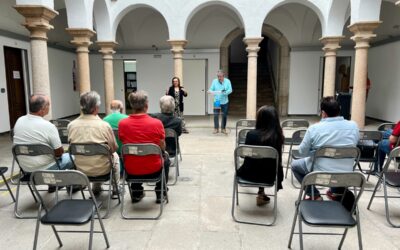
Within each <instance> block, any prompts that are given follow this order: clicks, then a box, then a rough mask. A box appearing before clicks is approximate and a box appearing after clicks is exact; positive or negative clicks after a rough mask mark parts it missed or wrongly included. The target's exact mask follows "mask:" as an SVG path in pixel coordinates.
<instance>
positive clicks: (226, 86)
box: [209, 78, 232, 104]
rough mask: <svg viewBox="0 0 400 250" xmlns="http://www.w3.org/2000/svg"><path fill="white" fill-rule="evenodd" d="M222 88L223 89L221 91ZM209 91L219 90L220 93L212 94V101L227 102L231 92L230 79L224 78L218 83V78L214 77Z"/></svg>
mask: <svg viewBox="0 0 400 250" xmlns="http://www.w3.org/2000/svg"><path fill="white" fill-rule="evenodd" d="M223 90H225V91H224V92H222V91H223ZM209 91H221V93H218V94H215V95H214V102H215V101H217V100H219V102H220V103H221V104H227V103H228V102H229V99H228V95H229V94H230V93H232V84H231V81H230V80H229V79H227V78H224V81H223V82H222V83H220V82H219V81H218V78H217V79H214V80H213V81H212V84H211V87H210V89H209Z"/></svg>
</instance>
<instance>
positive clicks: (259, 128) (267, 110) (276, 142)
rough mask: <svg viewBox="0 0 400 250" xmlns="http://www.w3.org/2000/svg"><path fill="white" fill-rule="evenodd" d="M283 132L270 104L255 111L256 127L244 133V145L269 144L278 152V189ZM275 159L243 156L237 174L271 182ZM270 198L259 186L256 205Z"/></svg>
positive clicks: (280, 176) (249, 178)
mask: <svg viewBox="0 0 400 250" xmlns="http://www.w3.org/2000/svg"><path fill="white" fill-rule="evenodd" d="M283 140H284V137H283V132H282V128H281V125H280V122H279V115H278V112H277V111H276V110H275V108H274V107H272V106H262V107H261V108H260V109H259V110H258V111H257V118H256V128H255V129H254V130H251V131H249V132H248V133H247V135H246V142H245V144H246V145H254V146H270V147H273V148H275V149H276V150H277V151H278V153H279V163H278V180H277V181H276V185H278V190H279V189H282V180H283V168H282V144H283ZM275 164H276V161H275V160H272V159H252V158H248V157H245V159H244V162H243V165H242V166H241V167H240V168H239V170H238V173H237V175H238V176H240V177H242V178H244V179H247V180H251V181H255V182H264V183H273V182H274V181H275V177H276V168H275ZM269 201H270V198H269V197H268V196H267V195H265V193H264V188H263V187H260V188H259V190H258V196H257V198H256V202H257V206H262V205H265V204H267V203H269Z"/></svg>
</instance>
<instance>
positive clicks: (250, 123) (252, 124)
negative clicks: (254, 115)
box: [235, 119, 256, 138]
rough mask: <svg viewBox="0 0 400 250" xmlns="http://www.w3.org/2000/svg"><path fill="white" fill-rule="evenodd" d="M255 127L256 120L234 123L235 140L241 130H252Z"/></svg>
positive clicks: (241, 120)
mask: <svg viewBox="0 0 400 250" xmlns="http://www.w3.org/2000/svg"><path fill="white" fill-rule="evenodd" d="M255 127H256V120H251V119H240V120H239V121H237V122H236V132H235V136H236V138H237V137H238V132H239V131H240V130H241V129H245V128H247V129H254V128H255Z"/></svg>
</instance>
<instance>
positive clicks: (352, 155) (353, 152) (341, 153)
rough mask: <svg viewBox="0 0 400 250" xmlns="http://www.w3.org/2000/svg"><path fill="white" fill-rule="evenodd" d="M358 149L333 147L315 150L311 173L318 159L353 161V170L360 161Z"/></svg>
mask: <svg viewBox="0 0 400 250" xmlns="http://www.w3.org/2000/svg"><path fill="white" fill-rule="evenodd" d="M360 154H361V153H360V149H359V148H357V147H334V146H325V147H321V148H319V149H317V150H316V151H315V153H314V156H313V161H312V166H311V171H313V170H314V166H315V164H316V162H317V161H318V160H319V159H322V158H324V159H332V160H341V159H354V165H353V169H354V168H355V167H356V166H357V164H358V161H359V160H360Z"/></svg>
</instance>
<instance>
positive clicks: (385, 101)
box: [366, 42, 400, 122]
mask: <svg viewBox="0 0 400 250" xmlns="http://www.w3.org/2000/svg"><path fill="white" fill-rule="evenodd" d="M399 68H400V42H393V43H389V44H385V45H382V46H378V47H372V48H370V50H369V55H368V76H369V78H370V80H371V89H370V91H369V97H368V100H367V107H366V115H367V116H369V117H373V118H377V119H381V120H385V121H392V122H397V121H398V120H399V119H400V114H399V107H400V98H399V96H400V71H399Z"/></svg>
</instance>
